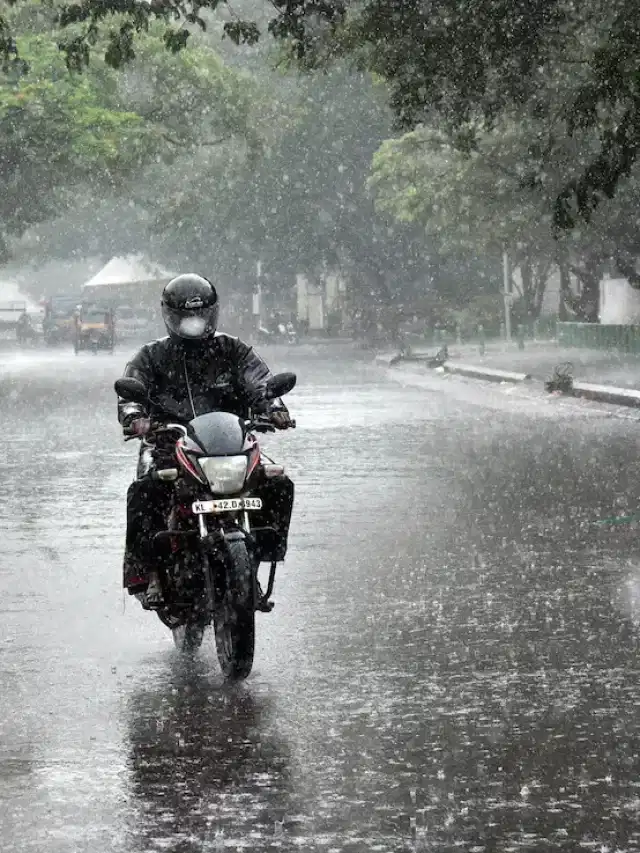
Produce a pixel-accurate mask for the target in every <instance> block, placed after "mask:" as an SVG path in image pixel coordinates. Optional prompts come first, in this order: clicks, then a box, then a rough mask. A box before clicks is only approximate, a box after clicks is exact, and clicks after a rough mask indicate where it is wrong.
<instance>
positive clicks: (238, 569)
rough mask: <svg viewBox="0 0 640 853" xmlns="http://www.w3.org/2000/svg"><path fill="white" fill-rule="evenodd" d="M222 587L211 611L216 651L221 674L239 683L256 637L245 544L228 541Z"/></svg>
mask: <svg viewBox="0 0 640 853" xmlns="http://www.w3.org/2000/svg"><path fill="white" fill-rule="evenodd" d="M227 549H228V551H227V559H226V567H225V572H224V578H223V582H222V588H220V589H219V590H217V594H216V603H215V608H214V611H213V627H214V630H215V635H216V650H217V653H218V661H219V663H220V668H221V669H222V674H223V675H224V677H225V678H227V679H229V680H233V681H238V680H240V679H243V678H247V677H248V675H249V674H250V672H251V669H252V667H253V654H254V648H255V634H256V611H255V602H256V576H255V571H254V564H253V560H252V558H251V556H250V555H249V552H248V551H247V546H246V543H245V542H243V541H242V540H233V541H230V542H227Z"/></svg>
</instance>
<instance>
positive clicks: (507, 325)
mask: <svg viewBox="0 0 640 853" xmlns="http://www.w3.org/2000/svg"><path fill="white" fill-rule="evenodd" d="M502 278H503V287H504V290H503V296H504V331H505V337H506V340H507V343H509V344H510V343H511V268H510V264H509V253H508V252H506V251H505V252H503V253H502Z"/></svg>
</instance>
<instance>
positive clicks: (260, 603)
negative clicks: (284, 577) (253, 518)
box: [198, 511, 276, 613]
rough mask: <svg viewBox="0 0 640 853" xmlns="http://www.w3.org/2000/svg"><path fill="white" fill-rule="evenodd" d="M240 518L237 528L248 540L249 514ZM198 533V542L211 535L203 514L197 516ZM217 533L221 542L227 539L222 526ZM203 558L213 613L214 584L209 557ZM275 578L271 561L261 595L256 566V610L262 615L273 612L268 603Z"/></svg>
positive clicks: (234, 532) (249, 530) (249, 533)
mask: <svg viewBox="0 0 640 853" xmlns="http://www.w3.org/2000/svg"><path fill="white" fill-rule="evenodd" d="M241 518H242V523H241V524H240V525H239V527H240V528H241V529H242V530H243V531H244V533H245V534H246V537H249V538H250V537H251V526H250V524H249V513H248V512H246V511H245V512H243V513H242V515H241ZM198 532H199V534H200V540H201V541H204V540H206V539H208V538H209V537H210V535H211V533H210V531H209V529H208V527H207V522H206V521H205V517H204V515H203V514H202V515H198ZM218 533H219V535H220V538H221V539H222V541H223V542H225V540H226V539H227V536H228V535H229V534H226V533H225V531H224V528H223V527H222V525H220V528H219V531H218ZM230 535H231V536H238V535H239V531H238V530H237V529H236V530H235V531H233V532H232V533H231V534H230ZM246 537H245V541H246ZM204 558H205V560H206V565H205V572H204V578H205V586H206V590H207V602H208V604H209V610H210V612H211V613H213V611H214V609H215V605H216V594H215V584H214V579H213V574H212V571H211V563H210V561H209V557H208V555H207V553H206V552H205V554H204ZM275 577H276V562H275V561H273V562H272V563H271V566H270V570H269V581H268V583H267V590H266V592H264V593H263V592H262V590H261V589H260V585H259V583H258V567H257V566H256V569H255V574H254V581H255V585H256V592H258V591H259V592H260V594H259V595H258V594H256V610H260V611H262V612H263V613H270V612H271V610H273V602H271V601H269V599H270V598H271V594H272V592H273V586H274V583H275Z"/></svg>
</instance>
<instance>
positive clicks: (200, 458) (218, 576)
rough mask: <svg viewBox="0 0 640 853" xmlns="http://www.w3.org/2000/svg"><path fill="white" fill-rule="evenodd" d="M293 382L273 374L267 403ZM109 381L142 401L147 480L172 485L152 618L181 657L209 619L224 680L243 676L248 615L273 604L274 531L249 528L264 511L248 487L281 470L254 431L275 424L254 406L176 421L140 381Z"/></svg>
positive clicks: (160, 537)
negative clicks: (264, 576)
mask: <svg viewBox="0 0 640 853" xmlns="http://www.w3.org/2000/svg"><path fill="white" fill-rule="evenodd" d="M295 384H296V376H295V374H294V373H281V374H278V375H276V376H274V377H272V378H271V379H270V380H269V382H268V383H267V399H275V398H278V397H282V396H284V395H285V394H288V393H289V392H290V391H291V390H292V389H293V388H294V386H295ZM114 387H115V391H116V393H117V394H118V396H119V397H121V398H122V399H123V400H126V401H127V402H135V403H141V404H143V405H145V406H146V407H147V410H148V411H149V412H150V417H151V421H152V424H151V432H150V433H149V435H148V436H147V439H146V440H147V441H148V442H149V444H150V445H151V447H152V450H153V453H154V456H155V461H156V465H155V468H154V469H153V471H152V473H151V476H152V477H154V478H156V479H157V480H160V481H162V482H165V483H171V484H173V488H172V489H171V507H170V510H169V513H168V518H167V530H164V531H161V532H160V533H157V534H156V535H155V541H154V544H155V546H156V547H157V548H160V549H164V551H165V553H167V551H168V554H169V555H170V559H169V560H166V561H161V562H160V564H159V565H160V566H161V568H160V571H159V575H160V581H161V584H162V588H163V594H164V604H163V606H162V607H161V608H160V609H159V610H158V611H157V613H158V617H159V618H160V620H161V621H162V622H163V624H164V625H166V626H167V627H168V628H169V629H170V630H171V631H172V634H173V639H174V642H175V644H176V647H177V648H178V650H179V651H181V652H187V653H189V652H193V651H195V650H196V649H198V648H199V647H200V645H201V644H202V641H203V637H204V631H205V629H206V628H207V627H208V626H209V625H211V624H213V629H214V634H215V643H216V652H217V656H218V661H219V663H220V668H221V669H222V672H223V675H224V677H225V678H226V679H229V680H238V679H243V678H247V676H248V675H249V674H250V672H251V669H252V667H253V658H254V646H255V614H256V611H261V612H267V613H268V612H270V611H271V609H272V608H273V603H272V602H271V601H270V600H269V599H270V597H271V594H272V592H273V586H274V582H275V571H276V563H275V561H271V566H270V571H269V580H268V584H267V589H266V591H265V592H264V593H263V592H262V590H261V588H260V585H259V582H258V567H259V564H260V561H261V549H260V540H261V537H266V538H267V540H268V538H269V536H270V535H271V536H274V535H275V534H276V531H275V530H274V529H273V528H269V527H265V526H262V527H259V526H255V525H254V524H252V514H254V513H255V512H256V511H258V512H259V511H260V510H261V509H262V508H263V507H262V500H261V498H259V497H256V496H255V495H253V494H252V491H253V490H254V489H255V488H256V486H257V485H258V484H259V483H261V482H265V481H266V480H269V479H270V478H273V477H278V476H281V475H282V474H283V473H284V468H283V467H282V466H281V465H276V464H274V463H273V462H272V461H271V460H268V459H267V458H266V457H263V456H262V454H261V452H260V446H259V444H258V440H257V438H256V435H255V433H261V432H262V433H266V432H274V431H275V427H274V426H273V424H272V423H271V422H270V420H268V419H267V418H266V417H264V416H260V415H259V414H257V415H254V414H253V413H252V412H250V413H249V418H248V419H244V418H239V417H237V416H236V415H233V414H231V413H230V412H225V411H215V412H210V413H208V414H205V415H199V416H198V417H196V418H193V419H192V420H190V421H188V422H187V423H184V422H180V418H177V417H176V415H175V413H172V412H170V411H168V410H167V409H166V408H164V407H163V406H161V405H160V404H158V403H157V402H155V401H154V400H152V399H150V397H149V394H148V393H147V389H146V388H145V386H144V384H143V383H142V382H140V381H139V380H137V379H133V378H128V377H125V378H121V379H118V380H116V382H115V386H114ZM215 391H216V392H219V393H220V395H221V399H224V396H225V394H229V393H230V392H231V386H229V385H218V386H216V388H215ZM292 426H294V427H295V422H292ZM135 437H136V436H127V437H126V438H125V441H128V440H130V439H132V438H135Z"/></svg>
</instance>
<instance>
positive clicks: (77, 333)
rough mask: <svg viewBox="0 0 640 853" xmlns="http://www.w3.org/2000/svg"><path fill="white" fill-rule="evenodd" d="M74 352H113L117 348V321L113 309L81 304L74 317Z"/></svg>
mask: <svg viewBox="0 0 640 853" xmlns="http://www.w3.org/2000/svg"><path fill="white" fill-rule="evenodd" d="M74 321H75V322H74V338H73V350H74V352H75V353H76V355H77V354H78V353H79V352H80V350H91V351H92V352H93V353H97V352H98V350H107V351H108V352H113V348H114V346H115V321H114V316H113V309H112V308H111V307H110V306H108V305H96V304H93V303H92V304H90V305H87V304H81V305H80V306H79V308H78V309H77V311H76V313H75V317H74Z"/></svg>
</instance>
